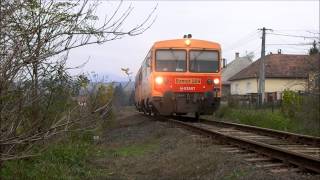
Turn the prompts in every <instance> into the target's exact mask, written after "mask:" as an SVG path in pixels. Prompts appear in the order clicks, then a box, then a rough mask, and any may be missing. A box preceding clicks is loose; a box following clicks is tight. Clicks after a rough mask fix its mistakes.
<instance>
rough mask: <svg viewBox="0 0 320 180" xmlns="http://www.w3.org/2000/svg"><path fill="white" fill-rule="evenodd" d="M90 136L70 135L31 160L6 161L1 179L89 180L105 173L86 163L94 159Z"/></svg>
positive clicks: (95, 148)
mask: <svg viewBox="0 0 320 180" xmlns="http://www.w3.org/2000/svg"><path fill="white" fill-rule="evenodd" d="M91 139H92V135H90V134H85V135H73V136H72V137H71V138H69V140H68V141H65V142H59V143H56V144H52V145H50V146H49V148H48V149H47V150H46V151H45V152H43V153H41V155H40V156H36V157H34V158H30V159H22V160H12V161H6V162H5V163H4V167H3V168H2V169H1V179H88V178H93V177H96V176H101V175H104V174H106V173H107V172H106V171H105V170H102V169H97V168H96V167H94V166H92V165H90V163H88V160H89V158H92V157H94V156H97V147H95V145H94V144H93V142H92V141H91Z"/></svg>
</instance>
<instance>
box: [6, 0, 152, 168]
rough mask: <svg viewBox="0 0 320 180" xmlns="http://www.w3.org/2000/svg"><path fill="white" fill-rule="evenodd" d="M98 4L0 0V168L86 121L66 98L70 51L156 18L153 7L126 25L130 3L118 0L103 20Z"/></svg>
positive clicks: (136, 30) (140, 28) (135, 31)
mask: <svg viewBox="0 0 320 180" xmlns="http://www.w3.org/2000/svg"><path fill="white" fill-rule="evenodd" d="M98 5H99V1H89V0H78V1H74V0H70V1H67V0H65V1H64V0H61V1H57V0H6V1H1V2H0V28H1V29H0V58H1V59H0V125H1V127H0V131H1V136H0V153H1V156H0V166H1V164H2V163H1V162H3V161H5V160H10V159H17V158H24V157H28V156H30V155H31V154H30V151H29V150H30V149H31V147H32V146H33V145H34V143H35V142H37V141H39V140H45V139H48V138H50V137H52V136H53V135H56V134H59V133H61V132H65V131H67V130H68V129H69V128H70V126H72V125H73V124H76V123H77V122H80V121H82V120H83V119H88V117H87V116H73V115H72V114H73V113H74V112H75V111H77V110H78V109H79V107H78V106H75V105H72V106H71V105H70V102H69V101H68V102H67V100H69V99H70V97H71V95H72V94H71V89H72V87H71V86H72V85H73V84H72V82H73V79H72V77H70V76H69V74H68V72H67V71H66V66H65V63H66V61H67V58H68V53H69V51H70V50H72V49H75V48H78V47H82V46H87V45H90V44H102V43H105V42H108V41H113V40H117V39H120V38H123V37H125V36H136V35H140V34H142V33H143V32H145V31H146V30H147V29H149V28H150V27H151V25H152V24H153V22H154V21H155V17H154V12H155V10H156V7H154V8H153V9H152V10H150V13H149V14H147V16H146V17H145V19H144V20H143V21H142V22H140V23H139V24H137V25H135V26H132V27H126V23H127V20H128V18H129V17H130V15H131V13H132V11H133V9H134V8H133V6H132V5H129V6H128V7H126V8H124V9H123V6H124V3H123V1H119V2H118V5H117V7H116V8H115V9H114V11H113V12H111V13H110V14H107V15H106V17H105V18H103V19H99V18H100V17H98V16H97V15H96V14H95V12H96V10H97V7H98ZM57 97H60V98H61V99H62V100H61V102H62V101H63V102H65V103H64V104H63V107H61V106H58V105H57V104H59V103H56V102H57V101H58V99H59V98H57ZM59 102H60V101H59ZM54 107H55V108H57V109H59V111H53V110H52V109H54ZM100 110H101V108H100V109H99V108H98V109H97V111H100ZM50 113H51V116H50V117H49V115H50ZM18 147H19V148H18Z"/></svg>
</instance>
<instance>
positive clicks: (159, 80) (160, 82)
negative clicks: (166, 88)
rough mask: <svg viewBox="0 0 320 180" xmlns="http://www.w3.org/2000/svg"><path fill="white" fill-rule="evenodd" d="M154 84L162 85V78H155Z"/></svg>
mask: <svg viewBox="0 0 320 180" xmlns="http://www.w3.org/2000/svg"><path fill="white" fill-rule="evenodd" d="M155 82H156V84H159V85H160V84H163V77H161V76H158V77H156V79H155Z"/></svg>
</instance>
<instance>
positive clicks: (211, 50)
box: [151, 39, 221, 117]
mask: <svg viewBox="0 0 320 180" xmlns="http://www.w3.org/2000/svg"><path fill="white" fill-rule="evenodd" d="M187 40H189V44H187V42H186V41H187ZM161 45H162V46H161ZM165 45H167V46H169V47H165ZM153 59H154V63H153V65H154V66H153V67H155V68H154V71H153V73H152V77H151V79H152V100H151V104H152V106H153V107H154V109H155V110H156V111H158V112H159V113H160V114H162V115H172V114H176V115H184V114H187V113H194V114H195V115H196V117H198V116H199V115H202V114H212V113H213V112H214V111H215V110H216V109H217V108H218V107H219V104H220V96H221V73H220V64H221V63H220V45H219V44H217V43H213V42H208V41H202V40H190V39H182V40H180V41H179V40H176V42H175V43H174V42H168V43H167V44H166V43H162V44H160V45H159V46H158V47H157V48H155V49H154V58H153Z"/></svg>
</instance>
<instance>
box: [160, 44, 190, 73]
mask: <svg viewBox="0 0 320 180" xmlns="http://www.w3.org/2000/svg"><path fill="white" fill-rule="evenodd" d="M186 70H187V53H186V51H185V50H177V49H170V50H157V51H156V71H159V72H184V71H186Z"/></svg>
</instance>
